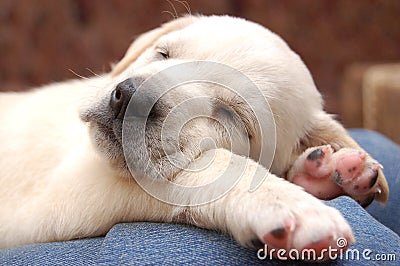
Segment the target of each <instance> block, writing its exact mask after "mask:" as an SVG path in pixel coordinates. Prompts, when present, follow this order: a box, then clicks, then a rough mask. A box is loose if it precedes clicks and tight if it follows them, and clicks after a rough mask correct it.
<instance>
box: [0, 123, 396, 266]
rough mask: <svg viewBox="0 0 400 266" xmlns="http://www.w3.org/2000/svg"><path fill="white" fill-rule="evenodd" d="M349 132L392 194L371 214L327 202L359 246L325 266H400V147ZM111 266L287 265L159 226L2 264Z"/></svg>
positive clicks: (39, 250) (3, 258)
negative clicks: (381, 173)
mask: <svg viewBox="0 0 400 266" xmlns="http://www.w3.org/2000/svg"><path fill="white" fill-rule="evenodd" d="M350 133H351V135H352V136H353V137H354V138H355V139H356V140H357V141H358V142H359V143H360V144H361V146H363V147H364V148H365V149H366V150H367V151H368V152H369V153H370V154H371V155H372V156H373V157H375V158H376V159H378V160H379V161H380V163H382V164H383V165H384V167H385V168H384V172H385V174H386V177H387V178H388V182H389V186H390V189H391V194H390V198H389V203H388V204H387V206H386V208H384V207H382V206H380V205H379V204H377V203H374V204H373V205H372V206H371V207H370V208H369V209H368V212H367V211H365V210H364V209H362V208H361V207H360V206H358V204H356V203H355V202H354V201H353V200H351V199H350V198H348V197H340V198H337V199H335V200H332V201H328V202H326V203H327V204H328V205H330V206H334V207H336V208H338V209H339V210H340V211H341V212H342V214H343V215H344V217H346V219H347V220H348V221H349V223H350V224H351V226H352V228H353V230H354V234H355V237H356V239H357V242H356V243H355V244H354V245H352V246H351V249H352V252H351V253H349V254H348V255H347V258H346V257H345V256H344V257H343V258H342V259H337V260H335V261H328V262H325V263H324V264H326V265H332V264H333V265H366V264H368V265H373V264H376V265H400V237H399V233H400V225H399V220H400V208H399V207H398V205H399V203H400V146H398V145H397V144H394V143H393V142H391V141H390V140H388V139H387V138H385V137H383V136H382V135H380V134H378V133H375V132H371V131H365V130H351V131H350ZM371 215H372V216H371ZM374 217H375V218H374ZM357 254H358V259H357ZM378 259H381V260H378ZM110 264H111V265H129V264H131V265H137V264H161V265H176V264H195V265H203V264H208V265H230V264H233V265H261V264H263V265H265V264H269V265H286V263H285V262H281V261H277V260H269V259H268V258H267V259H265V260H260V259H259V258H258V257H257V251H254V250H250V249H246V248H243V247H241V246H239V245H238V244H237V243H236V242H235V241H234V240H232V239H231V238H229V237H227V236H224V235H220V234H218V233H216V232H213V231H209V230H204V229H200V228H196V227H193V226H187V225H173V224H157V223H127V224H117V225H115V226H114V227H113V228H112V229H111V230H110V232H109V233H108V234H107V235H106V236H105V237H99V238H91V239H82V240H74V241H66V242H57V243H45V244H36V245H27V246H22V247H16V248H11V249H3V250H0V265H110ZM290 264H291V265H302V264H304V263H302V262H297V263H295V262H291V263H290ZM304 265H306V264H304Z"/></svg>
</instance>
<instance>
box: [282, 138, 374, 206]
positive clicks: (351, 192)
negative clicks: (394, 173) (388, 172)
mask: <svg viewBox="0 0 400 266" xmlns="http://www.w3.org/2000/svg"><path fill="white" fill-rule="evenodd" d="M381 168H382V166H381V165H380V164H379V163H378V162H376V161H375V160H374V159H372V158H371V157H370V156H369V155H368V154H367V153H365V152H364V151H360V150H356V149H349V148H343V149H340V150H338V151H337V152H334V151H333V149H332V148H331V147H330V145H325V146H319V147H312V148H309V149H307V150H306V151H305V152H304V153H303V154H302V155H301V156H300V157H299V158H298V159H297V160H296V162H295V163H294V165H293V167H292V168H291V170H290V171H289V173H288V180H289V181H291V182H293V183H295V184H297V185H300V186H302V187H303V188H304V189H305V190H306V191H307V192H309V193H310V194H312V195H314V196H316V197H318V198H320V199H332V198H335V197H338V196H340V195H348V196H350V197H352V198H353V199H355V200H357V201H358V202H359V203H360V204H361V205H362V206H368V205H369V204H370V203H371V202H372V201H373V200H374V197H375V194H376V193H381V189H380V187H379V185H378V184H377V180H378V173H379V170H380V169H381Z"/></svg>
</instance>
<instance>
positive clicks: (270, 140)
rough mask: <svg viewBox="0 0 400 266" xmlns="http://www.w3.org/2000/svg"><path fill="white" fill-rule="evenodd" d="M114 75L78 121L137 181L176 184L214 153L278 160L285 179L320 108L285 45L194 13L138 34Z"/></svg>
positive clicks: (232, 21)
mask: <svg viewBox="0 0 400 266" xmlns="http://www.w3.org/2000/svg"><path fill="white" fill-rule="evenodd" d="M112 76H113V80H114V81H113V83H112V84H110V85H109V86H107V87H106V88H104V90H102V91H101V92H100V94H99V96H98V97H97V98H95V99H93V103H92V104H91V106H90V107H88V108H87V109H85V110H84V111H83V112H82V113H81V117H82V119H83V120H84V121H86V122H89V124H90V128H91V134H92V139H93V141H94V143H95V145H96V147H97V148H98V149H99V150H100V152H101V153H102V154H104V155H106V156H107V158H108V159H109V160H110V161H111V162H112V163H113V164H115V166H116V167H118V168H119V169H122V170H123V171H126V170H127V166H129V168H130V169H129V170H130V172H131V173H132V174H134V175H143V176H150V177H154V178H157V177H166V178H173V177H174V175H176V173H178V172H179V171H181V170H182V169H185V167H186V166H187V165H188V164H189V163H190V162H191V161H193V160H195V159H196V158H197V157H198V156H199V155H200V154H201V152H202V151H205V150H208V149H212V148H216V147H218V148H226V149H230V150H232V151H233V152H235V153H238V154H243V155H246V156H250V157H252V158H253V159H255V160H259V161H260V162H261V163H262V164H263V165H265V166H267V167H269V166H270V164H271V163H272V160H273V159H274V164H273V165H274V167H275V169H273V171H275V172H276V173H278V174H279V171H283V170H284V169H283V165H287V163H288V161H287V160H288V158H287V154H290V152H291V149H292V148H293V147H294V146H295V145H296V142H297V141H298V139H300V138H301V137H302V135H301V134H304V132H305V129H304V128H303V127H304V125H306V124H307V121H308V120H309V119H310V118H311V117H312V114H313V113H315V112H317V111H319V110H321V97H320V95H319V93H318V92H317V90H316V88H315V85H314V83H313V80H312V78H311V75H310V74H309V72H308V70H307V68H306V67H305V66H304V64H303V63H302V61H301V60H300V58H299V57H298V56H297V55H296V54H295V53H294V52H292V51H291V50H290V48H289V47H288V46H287V45H286V43H285V42H284V41H283V40H281V39H280V38H279V37H278V36H277V35H275V34H273V33H272V32H270V31H269V30H267V29H265V28H263V27H262V26H260V25H258V24H255V23H251V22H248V21H245V20H243V19H238V18H232V17H227V16H223V17H219V16H212V17H193V16H187V17H183V18H179V19H176V20H174V21H172V22H169V23H167V24H164V25H163V26H161V27H160V28H158V29H155V30H152V31H150V32H148V33H146V34H144V35H142V36H140V37H139V38H138V39H137V40H136V41H135V42H134V43H133V44H132V45H131V46H130V48H129V49H128V51H127V53H126V55H125V56H124V58H123V59H122V60H121V61H120V62H119V63H118V64H117V65H116V66H115V68H114V69H113V72H112ZM288 121H289V123H288ZM282 140H285V141H282ZM276 145H277V146H278V147H277V149H276V150H277V152H276V153H275V158H273V157H274V151H275V146H276ZM126 173H128V171H126Z"/></svg>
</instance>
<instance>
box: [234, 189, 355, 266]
mask: <svg viewBox="0 0 400 266" xmlns="http://www.w3.org/2000/svg"><path fill="white" fill-rule="evenodd" d="M295 190H296V191H295ZM267 200H268V201H267ZM248 203H250V204H251V205H252V206H248V208H246V209H247V210H248V212H246V213H245V215H244V217H236V219H240V221H241V222H242V224H247V226H248V228H247V229H246V228H241V229H244V230H242V232H241V233H242V236H239V242H243V243H242V244H244V245H246V246H249V247H252V248H258V249H259V248H263V249H265V247H267V249H266V250H265V251H267V252H268V254H271V255H272V256H273V257H276V255H278V252H279V256H280V257H278V258H282V257H284V258H289V259H291V257H288V256H289V254H290V253H291V252H293V250H296V252H298V253H299V254H302V252H303V251H305V250H307V251H310V252H312V253H315V256H313V257H311V258H303V257H296V259H306V260H309V259H310V260H326V259H328V258H329V257H328V255H329V254H328V252H327V251H328V250H332V249H336V251H337V252H339V250H340V249H342V250H345V249H347V248H348V246H349V245H350V244H351V243H352V242H354V237H353V233H352V231H351V228H350V226H349V225H348V223H347V222H346V221H345V219H344V218H343V216H342V215H341V214H340V212H339V211H338V210H336V209H334V208H332V207H328V206H326V205H324V204H323V203H322V202H321V201H319V200H318V199H316V198H314V197H312V196H311V195H309V194H307V193H305V192H304V191H302V190H300V189H299V188H295V189H293V188H292V187H290V186H287V188H286V191H284V192H283V194H282V195H281V197H278V198H275V199H274V200H270V199H263V197H262V196H261V195H257V196H256V197H255V199H253V200H252V201H246V202H245V203H244V202H243V203H241V204H245V205H246V204H248ZM255 206H257V207H256V208H255ZM249 236H252V238H249ZM339 240H343V241H344V242H346V243H347V245H338V241H339ZM273 249H274V250H273ZM306 253H308V252H306ZM292 254H293V253H292Z"/></svg>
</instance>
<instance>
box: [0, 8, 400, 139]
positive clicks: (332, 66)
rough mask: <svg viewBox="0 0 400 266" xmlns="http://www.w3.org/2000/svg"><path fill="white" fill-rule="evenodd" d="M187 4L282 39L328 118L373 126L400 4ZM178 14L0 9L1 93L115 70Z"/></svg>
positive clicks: (399, 36)
mask: <svg viewBox="0 0 400 266" xmlns="http://www.w3.org/2000/svg"><path fill="white" fill-rule="evenodd" d="M187 3H188V5H189V6H190V9H191V12H192V14H196V13H201V14H230V15H234V16H241V17H244V18H247V19H249V20H253V21H256V22H259V23H261V24H262V25H264V26H266V27H268V28H270V29H271V30H272V31H274V32H276V33H278V34H279V35H281V36H282V37H283V38H284V39H285V40H286V41H287V42H288V43H289V45H290V46H291V47H292V48H293V49H294V50H295V51H297V52H298V53H299V54H300V55H301V56H302V58H303V60H304V61H305V63H306V64H307V65H308V67H309V68H310V70H311V73H312V74H313V76H314V79H315V82H316V84H317V86H318V88H319V90H320V91H321V92H322V93H323V94H324V97H325V100H326V108H327V110H328V111H329V112H331V113H335V114H339V119H340V120H341V121H342V122H344V124H345V125H346V126H349V127H362V126H365V125H366V123H365V115H368V114H366V110H365V108H364V107H363V95H362V89H363V88H362V86H363V84H364V83H363V80H364V74H365V72H366V71H367V70H368V68H369V67H370V66H372V65H375V64H377V63H388V62H397V61H399V60H400V1H399V0H376V1H373V0H355V1H349V0H335V1H333V0H332V1H330V0H321V1H310V0H281V1H278V0H264V1H261V0H220V1H215V0H203V1H195V0H188V1H187ZM174 9H176V12H177V13H178V14H183V13H187V10H186V8H185V5H184V4H182V2H179V1H175V0H170V1H168V0H135V1H127V0H97V1H92V0H36V1H30V0H1V1H0V90H23V89H26V88H28V87H31V86H36V85H40V84H44V83H49V82H52V81H61V80H65V79H70V78H76V76H75V74H73V73H72V71H73V72H76V73H77V74H79V75H82V76H91V75H93V74H92V73H91V72H92V71H93V72H94V73H101V72H104V71H108V70H109V69H110V63H111V62H115V61H118V59H120V58H121V57H122V56H123V54H124V52H125V50H126V49H127V47H128V45H129V43H130V42H131V41H132V40H133V39H134V38H135V36H137V35H138V34H140V33H142V32H144V31H147V30H149V29H152V28H154V27H157V26H158V25H159V24H160V23H162V22H166V21H168V20H170V19H171V18H172V16H171V14H170V13H173V14H174V13H175V10H174ZM88 69H89V70H88ZM396 86H397V85H396ZM389 87H390V86H389ZM392 87H393V86H392ZM398 91H400V89H399V90H397V91H396V89H395V92H394V93H395V95H398V94H396V93H397V92H398ZM392 93H393V92H392ZM383 94H384V95H387V93H386V92H385V93H383ZM386 98H387V97H386ZM389 98H391V99H393V98H392V97H389ZM396 99H397V98H396ZM395 105H396V107H395V109H394V111H395V112H397V113H400V112H399V111H400V109H399V107H397V104H395ZM383 106H384V104H383ZM377 112H380V111H379V110H378V111H377ZM386 112H388V111H386ZM389 112H393V110H391V109H390V110H389ZM368 116H369V115H368ZM375 116H376V114H375ZM396 116H397V115H396ZM396 119H397V118H396ZM389 123H390V124H395V132H394V133H393V132H392V133H389V134H387V135H393V134H394V135H393V136H394V137H392V138H393V139H396V138H397V132H396V130H397V128H398V124H399V123H398V121H397V120H395V121H389ZM375 124H376V123H375ZM373 129H375V128H373ZM381 131H382V130H381ZM383 132H384V131H383ZM399 132H400V129H399ZM384 133H386V132H384ZM399 135H400V133H399ZM399 137H400V136H399ZM399 140H400V138H399Z"/></svg>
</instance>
